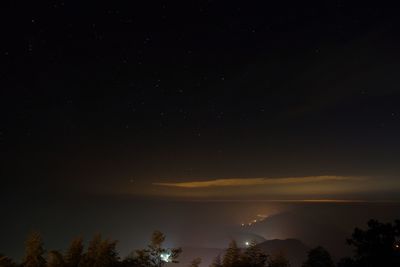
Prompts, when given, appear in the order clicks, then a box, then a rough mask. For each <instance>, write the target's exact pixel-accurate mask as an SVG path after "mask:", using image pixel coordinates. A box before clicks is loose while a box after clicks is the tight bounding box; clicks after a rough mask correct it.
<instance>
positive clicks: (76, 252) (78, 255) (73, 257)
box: [64, 237, 83, 267]
mask: <svg viewBox="0 0 400 267" xmlns="http://www.w3.org/2000/svg"><path fill="white" fill-rule="evenodd" d="M82 253H83V241H82V238H81V237H78V238H75V239H73V240H72V242H71V244H70V245H69V247H68V249H67V251H66V252H65V256H64V258H65V265H66V266H67V267H78V266H79V262H80V261H81V259H82Z"/></svg>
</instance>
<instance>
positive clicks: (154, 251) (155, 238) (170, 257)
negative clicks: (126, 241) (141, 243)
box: [133, 231, 182, 267]
mask: <svg viewBox="0 0 400 267" xmlns="http://www.w3.org/2000/svg"><path fill="white" fill-rule="evenodd" d="M164 241H165V235H164V234H163V233H161V232H160V231H155V232H154V233H153V235H152V237H151V242H150V245H148V246H147V248H146V249H141V250H137V251H136V256H135V257H134V258H133V262H135V263H137V264H138V265H139V266H150V267H161V266H164V265H165V264H166V263H167V262H172V263H178V262H179V261H178V257H179V255H180V254H181V252H182V249H180V248H164V247H163V246H162V245H163V243H164Z"/></svg>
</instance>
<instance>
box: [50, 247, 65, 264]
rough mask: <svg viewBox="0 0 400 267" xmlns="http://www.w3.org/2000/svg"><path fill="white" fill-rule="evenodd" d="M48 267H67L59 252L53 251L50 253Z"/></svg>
mask: <svg viewBox="0 0 400 267" xmlns="http://www.w3.org/2000/svg"><path fill="white" fill-rule="evenodd" d="M47 267H65V262H64V258H63V256H62V254H61V253H60V252H59V251H56V250H51V251H49V252H48V254H47Z"/></svg>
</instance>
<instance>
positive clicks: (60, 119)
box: [0, 0, 400, 234]
mask: <svg viewBox="0 0 400 267" xmlns="http://www.w3.org/2000/svg"><path fill="white" fill-rule="evenodd" d="M144 3H146V4H144ZM1 13H2V16H1V25H2V26H1V29H2V38H1V39H2V41H1V45H0V58H1V65H0V80H1V89H0V114H1V115H0V160H1V165H0V172H1V180H2V183H1V191H2V193H1V199H0V200H1V202H2V204H1V205H2V206H3V208H4V209H5V210H6V211H7V212H10V216H11V217H13V216H15V217H14V218H10V219H9V220H8V221H7V222H6V223H5V225H6V226H7V227H8V226H10V225H12V224H13V223H14V222H16V221H21V220H22V221H24V222H25V226H24V227H25V228H26V229H28V228H30V227H32V225H31V224H30V223H29V219H26V218H24V215H23V214H20V213H19V212H18V210H21V209H23V207H27V206H26V205H28V206H29V205H30V204H29V203H33V204H32V205H33V206H32V207H30V208H29V212H30V213H32V214H39V213H40V214H41V213H43V214H48V213H51V212H52V209H64V210H69V209H73V208H72V207H74V208H76V207H77V206H78V204H76V203H75V202H82V203H83V202H85V201H89V199H90V201H93V199H92V198H96V197H105V198H107V199H109V202H108V205H109V207H111V208H110V209H112V207H113V203H115V205H117V204H116V203H120V202H121V198H123V199H134V201H135V203H136V204H135V205H140V203H142V202H141V201H143V203H144V202H146V201H150V200H151V201H153V200H154V201H155V200H159V199H161V200H171V199H174V200H176V199H178V200H185V201H187V200H190V201H192V200H202V201H203V200H206V201H211V200H285V201H286V200H310V199H314V200H362V201H387V200H388V201H397V200H400V180H399V177H398V176H399V174H400V164H399V162H400V138H399V136H400V104H399V103H400V89H399V86H400V76H399V71H400V52H399V51H400V50H399V49H398V48H399V45H400V38H399V36H400V35H399V26H400V21H399V19H398V18H399V17H398V9H396V8H393V7H390V6H383V5H382V6H379V4H377V3H373V4H371V5H369V4H368V3H366V2H360V3H356V1H340V0H337V1H309V2H304V1H254V2H252V1H211V0H209V1H179V2H178V1H60V0H53V1H22V2H21V1H13V2H12V3H3V8H2V11H1ZM71 198H72V199H74V200H73V204H71V205H68V203H69V201H71ZM114 198H115V199H118V201H115V202H113V201H114V200H113V199H114ZM27 203H28V204H27ZM43 203H47V204H43ZM49 203H62V204H60V205H58V204H57V205H56V204H54V205H55V206H54V207H53V206H51V205H50V206H49ZM138 203H139V204H138ZM146 203H147V202H146ZM118 205H119V204H118ZM61 207H62V208H61ZM88 210H89V208H88ZM93 214H97V213H96V212H93ZM144 214H146V213H144ZM97 215H98V214H97ZM28 217H29V216H28ZM35 221H36V222H37V224H38V225H40V222H41V219H40V218H36V220H35ZM85 227H86V226H85ZM87 227H89V226H87ZM25 228H23V229H25ZM3 231H4V230H3ZM22 234H25V232H23V233H22Z"/></svg>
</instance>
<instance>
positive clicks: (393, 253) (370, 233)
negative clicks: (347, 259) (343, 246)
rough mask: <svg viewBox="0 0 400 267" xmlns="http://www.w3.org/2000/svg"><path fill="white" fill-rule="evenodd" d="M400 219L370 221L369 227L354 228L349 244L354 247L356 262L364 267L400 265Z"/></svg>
mask: <svg viewBox="0 0 400 267" xmlns="http://www.w3.org/2000/svg"><path fill="white" fill-rule="evenodd" d="M399 238H400V221H398V220H397V221H395V223H394V224H391V223H380V222H378V221H376V220H370V221H369V222H368V229H366V230H361V229H359V228H356V229H354V232H353V234H352V236H351V238H350V239H348V240H347V242H348V244H349V245H351V246H353V247H354V253H355V255H354V262H355V264H356V266H363V267H381V266H385V267H394V266H400V250H399V246H400V244H399V243H398V240H399Z"/></svg>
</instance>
